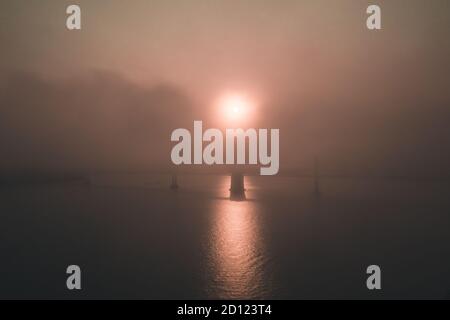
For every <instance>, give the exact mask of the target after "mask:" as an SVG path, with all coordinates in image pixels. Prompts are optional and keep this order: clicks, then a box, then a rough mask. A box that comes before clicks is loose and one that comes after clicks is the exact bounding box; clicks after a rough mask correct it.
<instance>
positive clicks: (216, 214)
mask: <svg viewBox="0 0 450 320" xmlns="http://www.w3.org/2000/svg"><path fill="white" fill-rule="evenodd" d="M213 205H214V206H213V212H212V216H211V218H212V221H211V227H210V233H209V236H208V238H209V248H208V252H209V257H208V267H209V268H208V273H209V277H210V279H209V280H210V281H208V282H209V283H210V286H209V288H208V293H209V295H210V296H211V297H212V298H220V299H258V298H264V297H265V296H266V293H267V283H265V280H266V279H265V275H264V264H265V260H266V257H265V252H264V247H263V245H264V243H263V239H262V235H261V230H260V221H259V215H258V212H257V210H256V209H257V207H256V204H255V203H254V202H247V201H242V202H233V201H229V200H218V201H214V203H213ZM211 283H212V285H211Z"/></svg>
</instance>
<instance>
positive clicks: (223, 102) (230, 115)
mask: <svg viewBox="0 0 450 320" xmlns="http://www.w3.org/2000/svg"><path fill="white" fill-rule="evenodd" d="M219 107H220V110H221V114H222V116H223V117H224V120H226V121H227V122H229V123H232V124H235V125H238V124H242V123H243V122H247V121H248V120H250V119H249V118H250V117H251V112H252V108H253V105H252V103H251V102H250V100H249V99H248V98H247V97H245V96H243V95H240V94H228V95H225V96H223V97H222V98H221V99H220V102H219Z"/></svg>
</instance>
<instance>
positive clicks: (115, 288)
mask: <svg viewBox="0 0 450 320" xmlns="http://www.w3.org/2000/svg"><path fill="white" fill-rule="evenodd" d="M179 183H180V185H181V188H180V189H179V190H178V191H171V190H169V188H168V184H169V178H168V177H166V176H156V175H122V176H117V175H116V176H96V177H93V178H92V179H91V184H90V185H88V184H83V183H79V182H73V183H60V184H40V185H22V186H19V185H17V186H8V187H1V188H0V208H1V219H2V223H1V226H0V231H1V233H0V237H1V238H0V249H1V251H0V253H1V267H0V268H1V277H2V286H0V297H1V298H30V297H31V298H81V297H83V298H154V299H162V298H172V299H175V298H191V299H209V298H251V299H264V298H276V299H278V298H289V299H297V298H380V297H384V298H419V297H420V298H445V297H449V293H450V290H449V289H450V279H449V270H450V258H449V257H450V255H449V254H450V250H449V249H450V241H449V240H450V231H449V230H450V229H449V227H450V218H449V213H450V210H449V209H450V197H449V195H450V193H449V190H450V188H449V184H448V183H447V182H430V181H428V182H425V181H422V182H414V181H402V180H355V179H353V180H352V179H322V180H321V182H320V184H321V195H320V196H317V195H315V194H314V193H313V182H312V181H311V180H310V179H306V178H286V177H246V188H247V193H246V195H247V200H246V201H239V202H237V201H230V200H229V184H230V181H229V177H227V176H181V177H179ZM70 264H78V265H80V267H81V268H82V272H83V273H82V277H83V278H82V286H83V290H82V291H81V292H77V293H73V292H68V291H67V290H65V279H66V274H65V268H66V267H67V266H68V265H70ZM370 264H379V265H380V266H381V268H382V275H383V277H382V287H383V290H382V292H378V293H373V292H368V291H367V289H366V288H365V279H366V274H365V269H366V267H367V266H368V265H370Z"/></svg>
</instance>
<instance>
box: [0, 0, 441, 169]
mask: <svg viewBox="0 0 450 320" xmlns="http://www.w3.org/2000/svg"><path fill="white" fill-rule="evenodd" d="M72 3H73V2H72V1H47V0H46V1H23V0H15V1H13V0H9V1H2V2H1V4H0V24H1V28H0V41H1V43H2V50H1V59H0V70H1V77H0V78H1V79H0V86H1V87H0V88H1V91H0V150H2V157H1V158H0V171H2V172H5V171H11V170H21V169H31V170H33V169H36V170H39V169H49V170H50V169H74V168H77V169H79V168H113V169H117V170H132V169H135V168H152V167H155V166H158V167H164V166H167V165H168V164H169V163H170V132H171V131H172V130H173V129H175V128H177V127H180V126H184V127H188V128H191V126H192V121H193V120H204V122H205V125H206V126H208V127H213V126H219V122H220V121H219V120H220V119H218V117H217V114H216V113H215V110H214V101H215V99H217V97H218V96H220V95H221V94H222V93H223V92H226V91H228V90H235V91H239V92H243V93H246V94H249V95H250V96H252V98H253V99H254V101H255V103H256V105H257V110H258V116H257V118H255V121H254V126H255V127H267V128H280V129H281V130H280V142H281V154H280V163H281V165H280V171H281V172H283V170H287V169H290V170H291V169H292V170H294V171H295V170H296V169H299V168H308V167H310V166H311V162H312V159H313V157H314V156H318V157H319V158H320V159H321V163H323V166H324V168H325V169H324V170H328V171H329V172H333V173H336V174H339V173H341V174H345V173H351V172H358V173H360V172H375V173H384V174H408V175H415V174H418V175H437V176H442V175H449V174H450V165H449V163H450V161H449V160H450V148H449V146H450V143H449V140H450V139H449V137H450V129H449V126H448V119H450V93H449V90H448V84H449V80H450V79H449V78H450V72H449V71H450V61H449V56H450V37H449V34H448V32H449V31H448V30H450V3H449V2H448V1H447V0H432V1H413V0H410V1H406V0H405V1H400V0H399V1H358V0H353V1H350V0H348V1H300V0H297V1H288V0H283V1H279V0H278V1H276V0H272V1H263V0H258V1H257V0H254V1H214V0H208V1H201V0H198V1H194V0H191V1H99V0H89V1H77V3H78V4H80V6H81V8H82V30H81V31H68V30H66V28H65V19H66V14H65V8H66V6H67V5H69V4H72ZM375 3H376V4H379V5H380V6H381V7H382V19H383V20H382V25H383V30H381V31H376V32H373V31H369V30H367V29H366V27H365V19H366V14H365V10H366V8H367V6H368V4H375Z"/></svg>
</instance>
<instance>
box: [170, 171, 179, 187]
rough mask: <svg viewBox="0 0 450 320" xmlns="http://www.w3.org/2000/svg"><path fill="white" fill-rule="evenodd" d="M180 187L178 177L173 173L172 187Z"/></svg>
mask: <svg viewBox="0 0 450 320" xmlns="http://www.w3.org/2000/svg"><path fill="white" fill-rule="evenodd" d="M178 188H179V186H178V177H177V175H176V174H173V175H172V182H171V183H170V189H172V190H176V189H178Z"/></svg>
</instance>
